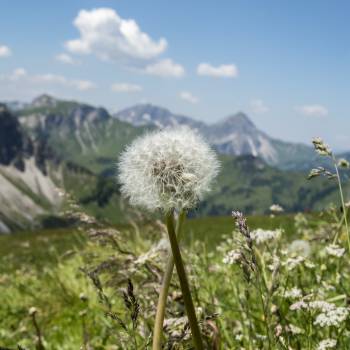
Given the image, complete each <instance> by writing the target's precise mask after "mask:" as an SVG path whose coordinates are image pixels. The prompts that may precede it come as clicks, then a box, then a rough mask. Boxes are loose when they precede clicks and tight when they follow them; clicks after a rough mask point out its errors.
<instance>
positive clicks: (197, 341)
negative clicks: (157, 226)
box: [166, 212, 204, 350]
mask: <svg viewBox="0 0 350 350" xmlns="http://www.w3.org/2000/svg"><path fill="white" fill-rule="evenodd" d="M166 223H167V229H168V235H169V240H170V246H171V250H172V252H173V257H174V262H175V266H176V271H177V275H178V277H179V281H180V286H181V291H182V297H183V299H184V303H185V308H186V313H187V317H188V322H189V324H190V328H191V332H192V339H193V343H194V347H195V349H196V350H204V347H203V342H202V337H201V332H200V330H199V326H198V322H197V317H196V312H195V309H194V306H193V301H192V297H191V292H190V287H189V284H188V281H187V277H186V272H185V268H184V265H183V262H182V257H181V253H180V248H179V245H178V243H177V239H176V233H175V229H174V216H173V212H169V213H168V214H167V215H166Z"/></svg>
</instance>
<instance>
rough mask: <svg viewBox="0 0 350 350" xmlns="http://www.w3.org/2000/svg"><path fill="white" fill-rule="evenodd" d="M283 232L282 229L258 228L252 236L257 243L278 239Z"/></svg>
mask: <svg viewBox="0 0 350 350" xmlns="http://www.w3.org/2000/svg"><path fill="white" fill-rule="evenodd" d="M281 234H282V231H281V230H263V229H261V228H258V229H257V230H254V231H252V232H251V233H250V237H251V238H252V239H253V240H254V241H255V242H256V243H257V244H260V243H265V242H267V241H271V240H277V239H278V238H279V237H280V236H281Z"/></svg>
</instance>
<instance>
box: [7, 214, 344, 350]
mask: <svg viewBox="0 0 350 350" xmlns="http://www.w3.org/2000/svg"><path fill="white" fill-rule="evenodd" d="M332 218H333V219H332ZM336 218H338V219H339V220H338V221H337V220H336ZM339 223H340V224H341V215H340V213H337V212H336V211H333V212H329V213H328V214H327V215H321V214H308V215H302V214H298V215H297V216H295V215H278V216H276V217H270V216H252V217H249V218H248V224H249V226H250V229H251V232H252V235H253V236H254V232H256V231H254V230H255V229H258V228H259V229H263V231H261V232H262V234H263V236H264V235H266V233H268V235H267V236H266V237H268V238H267V240H266V241H265V242H260V243H258V242H259V241H256V242H255V241H254V248H253V250H247V246H246V244H245V243H244V238H243V239H242V235H241V233H240V232H239V231H238V230H237V229H236V228H235V225H234V220H233V218H232V217H213V218H210V217H205V218H201V219H190V220H188V221H187V222H186V224H185V227H184V230H185V239H184V244H183V255H184V260H185V261H186V263H187V271H188V273H189V278H190V282H191V286H192V291H193V293H194V300H195V304H196V306H197V312H198V317H199V319H200V320H201V327H202V332H203V336H204V339H205V343H206V348H207V349H251V350H253V349H254V350H255V349H323V348H322V347H320V344H321V345H322V341H325V340H327V339H328V338H330V339H331V340H332V341H336V344H337V349H348V344H349V339H350V332H349V331H348V329H349V326H350V324H349V320H348V319H347V315H348V309H347V306H346V300H347V298H348V297H349V295H348V293H349V290H350V289H349V286H350V281H349V275H350V274H349V266H348V263H347V260H348V259H347V258H346V255H347V254H348V253H347V252H346V253H345V249H344V250H343V248H341V246H346V235H345V232H344V231H342V230H340V231H339V229H340V228H341V225H340V226H339ZM279 229H282V231H281V233H280V231H279ZM268 230H272V231H268ZM337 231H338V232H339V235H338V244H339V246H335V247H333V248H332V246H331V245H330V240H331V237H334V234H335V233H336V232H337ZM277 233H278V235H277ZM253 236H252V237H253ZM263 236H262V237H263ZM162 237H166V233H165V230H164V227H163V226H162V224H161V223H159V222H158V223H157V222H147V223H146V224H145V225H136V224H135V223H134V224H133V225H129V226H127V225H125V226H121V227H106V226H101V225H100V224H96V222H92V223H86V222H85V223H81V224H79V225H78V226H76V227H74V228H65V229H52V230H43V231H39V232H27V233H17V234H15V235H13V236H2V237H0V256H1V264H0V269H1V271H0V293H1V295H2V303H1V306H0V347H1V346H3V347H7V348H9V349H15V348H16V347H17V346H18V345H20V346H22V348H24V349H34V348H36V349H50V350H51V349H52V350H53V349H67V350H68V349H79V348H81V349H84V350H88V349H101V350H102V349H109V350H116V349H150V344H151V336H152V328H153V320H154V313H155V306H156V302H157V292H156V291H158V290H159V286H160V283H161V280H162V274H163V269H164V263H165V259H166V255H165V253H166V252H165V251H164V248H162V247H161V245H159V244H158V242H159V241H160V240H161V239H162ZM295 242H297V243H295ZM327 247H328V248H327ZM329 247H331V248H329ZM327 249H330V250H329V251H330V253H329V252H328V253H327V251H328V250H327ZM332 249H333V251H332ZM237 251H239V252H240V254H244V256H245V260H244V261H243V260H242V261H241V262H239V260H237V261H235V260H234V258H233V257H234V256H236V255H235V254H237ZM249 254H253V255H249ZM241 256H242V255H241ZM252 257H254V258H253V259H252ZM251 259H252V260H251ZM245 263H247V264H253V265H254V264H256V267H254V266H251V267H249V266H248V265H245ZM277 266H278V268H277ZM257 271H260V272H259V273H258V274H257ZM174 277H175V278H174V281H173V283H172V285H171V290H170V295H169V299H168V308H167V313H166V323H165V328H164V346H165V348H167V349H190V348H191V341H190V340H191V338H190V333H189V329H188V326H187V325H186V318H184V317H183V316H184V306H183V303H182V298H181V294H179V290H180V289H179V285H178V280H177V276H176V275H175V276H174ZM128 281H129V282H128ZM130 283H132V288H131V289H130ZM128 285H129V287H128ZM130 293H131V294H130ZM298 302H299V304H300V303H301V304H300V305H303V306H300V308H301V310H298V309H297V306H293V305H296V303H298ZM132 303H136V304H132ZM132 305H134V306H135V305H137V310H138V311H137V315H136V320H135V313H134V312H135V309H133V306H132ZM305 305H307V307H306V306H305ZM293 307H295V308H296V310H295V311H294V309H293ZM303 308H304V309H303ZM322 308H324V309H322ZM327 308H328V309H327ZM327 310H328V311H327ZM332 312H333V314H332ZM322 322H323V323H322ZM276 334H278V335H276ZM326 349H327V348H326Z"/></svg>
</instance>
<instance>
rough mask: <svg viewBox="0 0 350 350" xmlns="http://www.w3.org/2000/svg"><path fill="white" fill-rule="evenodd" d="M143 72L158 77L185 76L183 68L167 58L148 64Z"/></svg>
mask: <svg viewBox="0 0 350 350" xmlns="http://www.w3.org/2000/svg"><path fill="white" fill-rule="evenodd" d="M144 71H145V73H147V74H150V75H157V76H160V77H173V78H180V77H183V76H184V75H185V69H184V67H183V66H182V65H181V64H178V63H175V62H173V61H172V60H171V59H169V58H166V59H163V60H160V61H158V62H156V63H152V64H149V65H148V66H146V68H145V70H144Z"/></svg>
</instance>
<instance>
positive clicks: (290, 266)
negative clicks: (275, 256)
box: [282, 256, 305, 271]
mask: <svg viewBox="0 0 350 350" xmlns="http://www.w3.org/2000/svg"><path fill="white" fill-rule="evenodd" d="M304 260H305V258H304V257H303V256H296V257H295V258H288V259H287V260H286V261H284V262H283V263H282V265H283V266H286V268H287V270H288V271H292V270H294V269H295V268H296V267H297V266H299V265H300V264H301V263H302V262H303V261H304Z"/></svg>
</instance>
